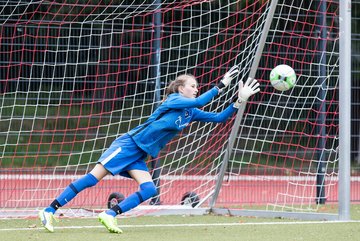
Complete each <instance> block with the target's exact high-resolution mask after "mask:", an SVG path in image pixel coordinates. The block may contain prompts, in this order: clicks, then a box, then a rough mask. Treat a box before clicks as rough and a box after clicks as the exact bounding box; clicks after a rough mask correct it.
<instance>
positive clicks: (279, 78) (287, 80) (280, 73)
mask: <svg viewBox="0 0 360 241" xmlns="http://www.w3.org/2000/svg"><path fill="white" fill-rule="evenodd" d="M270 83H271V85H272V86H273V87H274V88H275V89H277V90H280V91H286V90H289V89H291V88H292V87H294V85H295V83H296V74H295V71H294V69H293V68H291V67H290V66H289V65H286V64H281V65H278V66H276V67H275V68H273V69H272V70H271V72H270Z"/></svg>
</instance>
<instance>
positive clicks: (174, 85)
mask: <svg viewBox="0 0 360 241" xmlns="http://www.w3.org/2000/svg"><path fill="white" fill-rule="evenodd" d="M189 78H193V79H195V76H194V75H192V74H182V75H179V76H178V77H176V79H175V80H173V81H171V82H170V84H169V85H168V87H167V88H166V91H165V96H164V100H165V99H166V98H167V97H168V95H170V94H173V93H179V87H180V86H184V85H185V82H186V81H187V80H188V79H189ZM195 80H196V79H195Z"/></svg>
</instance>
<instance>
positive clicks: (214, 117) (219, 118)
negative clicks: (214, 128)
mask: <svg viewBox="0 0 360 241" xmlns="http://www.w3.org/2000/svg"><path fill="white" fill-rule="evenodd" d="M236 111H237V108H235V107H234V105H233V104H231V105H229V106H228V107H227V108H226V109H225V110H223V111H222V112H219V113H214V112H207V111H203V110H199V109H197V108H194V109H193V118H192V121H202V122H216V123H220V122H226V120H227V119H229V118H230V117H231V116H232V115H233V113H234V112H236Z"/></svg>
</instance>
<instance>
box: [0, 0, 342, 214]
mask: <svg viewBox="0 0 360 241" xmlns="http://www.w3.org/2000/svg"><path fill="white" fill-rule="evenodd" d="M322 4H323V5H322ZM324 4H325V8H324ZM322 6H323V7H322ZM268 11H269V3H268V2H267V1H205V0H203V1H162V2H161V5H159V2H157V1H115V0H114V1H90V0H88V1H86V0H84V1H65V2H62V1H29V2H27V3H24V2H23V1H7V2H4V4H3V6H2V8H1V9H0V12H1V14H0V79H1V82H0V115H1V119H0V132H1V135H0V153H1V159H0V167H1V170H0V172H1V182H0V186H1V189H2V192H1V193H0V206H1V207H2V210H3V211H4V210H9V209H10V210H22V209H24V208H29V209H38V208H42V207H45V206H47V205H49V203H50V202H51V201H52V200H53V199H54V197H56V196H57V195H58V194H59V193H60V192H61V191H62V190H63V188H64V187H66V186H67V185H68V184H69V183H70V182H71V181H72V180H75V179H76V178H78V177H80V176H81V175H83V174H84V173H86V172H88V171H90V170H91V169H92V167H93V166H94V164H95V163H96V161H97V159H98V158H99V156H100V155H101V153H103V152H104V151H105V150H106V148H107V147H108V146H109V145H110V143H111V142H112V141H113V140H114V139H115V138H116V137H117V136H119V135H121V134H123V133H126V132H127V131H129V130H130V129H131V128H133V127H135V126H137V125H139V124H141V123H142V122H144V121H145V120H146V118H147V117H148V116H149V115H150V114H151V113H152V112H153V111H154V110H155V109H156V107H157V106H158V105H159V104H161V97H160V96H161V95H163V93H164V89H165V87H166V86H167V84H168V83H169V82H170V81H171V80H173V79H174V78H175V77H176V76H177V75H179V74H182V73H190V74H193V75H195V76H196V78H197V80H198V82H199V90H200V92H201V93H203V92H205V91H206V90H208V89H210V88H212V87H213V86H214V85H215V84H216V83H218V82H219V81H220V79H221V77H222V76H223V74H225V72H226V71H227V70H228V69H229V68H231V67H232V66H233V65H234V64H238V65H239V66H240V77H239V78H238V79H237V81H240V80H246V78H247V76H248V74H249V71H250V68H251V64H252V60H253V59H254V56H255V52H256V49H257V46H258V43H259V39H260V37H261V32H262V29H263V26H264V23H265V18H266V16H267V13H268ZM338 12H339V10H338V1H326V2H325V1H310V2H309V1H307V2H306V3H305V2H304V1H291V4H289V2H288V1H279V3H278V5H277V8H276V11H275V16H274V17H273V21H272V24H271V28H270V31H269V35H268V37H267V39H266V44H265V48H264V51H263V53H262V58H261V61H260V65H259V68H258V70H257V74H256V78H257V79H258V80H259V82H260V83H261V90H262V91H261V93H260V94H257V95H256V96H255V97H254V98H251V99H250V100H249V102H248V104H247V107H246V110H245V114H244V117H243V121H242V125H241V127H240V130H239V133H238V137H237V139H236V142H235V148H234V150H233V152H232V155H231V157H230V162H229V165H228V167H227V168H226V176H225V180H224V183H223V187H222V189H221V192H220V195H219V198H218V200H217V204H218V205H222V206H223V205H225V206H230V205H242V204H259V205H263V204H266V205H267V206H268V208H269V209H281V210H284V209H295V210H314V209H315V210H316V209H318V206H315V207H314V205H313V204H314V200H315V199H316V198H317V197H318V195H317V192H319V190H318V189H319V187H320V188H321V189H320V191H321V192H323V191H324V190H326V192H324V196H322V199H326V200H329V201H337V186H336V183H337V182H336V180H337V168H336V167H337V147H338V89H337V86H338V58H339V55H338V32H339V30H338ZM278 64H288V65H290V66H292V67H293V68H294V69H295V72H296V74H297V79H298V81H297V83H296V86H295V87H294V88H293V89H291V90H289V91H287V92H279V91H276V90H275V89H274V88H273V87H272V86H271V85H270V82H269V81H268V79H269V72H270V70H271V69H272V68H273V67H275V66H276V65H278ZM236 92H237V84H234V85H231V86H230V87H229V88H228V89H227V91H226V92H225V93H223V94H222V95H221V96H220V97H219V98H218V99H217V100H216V101H214V102H212V103H210V104H208V105H207V106H205V107H204V110H207V111H217V112H219V111H221V110H223V109H225V108H226V107H227V106H228V105H229V104H230V103H231V101H232V98H233V96H234V95H235V94H236ZM232 125H233V119H231V120H229V121H228V122H227V123H226V124H211V123H193V124H192V125H191V126H189V127H188V128H187V129H186V130H184V131H183V132H182V133H179V135H178V136H177V137H176V138H175V139H174V140H172V141H171V142H170V143H169V144H168V145H167V146H166V147H165V148H164V149H163V150H162V152H161V153H160V155H159V157H158V158H157V159H148V160H147V163H148V166H149V169H150V171H151V173H152V174H153V175H154V176H155V179H154V180H155V181H156V182H157V184H158V185H159V189H160V196H159V197H158V200H157V201H159V202H161V204H163V205H176V204H180V203H181V200H182V198H183V197H184V195H185V194H186V193H188V192H195V193H196V194H197V195H198V197H199V198H200V200H201V202H202V203H200V204H201V205H205V206H206V205H207V200H208V199H209V198H210V197H211V195H212V194H213V192H214V187H215V183H216V180H217V179H216V176H217V174H218V173H219V170H220V166H221V163H222V160H223V154H224V150H225V148H226V146H227V143H228V137H229V133H230V131H231V128H232ZM319 174H320V175H319ZM319 176H320V177H323V178H322V179H321V178H320V179H319ZM319 180H320V182H321V183H319ZM136 189H137V186H136V184H135V182H134V181H132V180H128V179H123V178H120V177H108V178H105V180H103V181H102V182H100V183H99V184H98V185H97V186H96V187H93V188H91V189H87V190H85V191H84V192H82V193H80V194H79V195H78V197H77V198H76V199H74V200H73V201H72V202H71V203H70V204H69V205H68V207H70V208H85V209H98V208H104V207H105V206H106V203H107V198H108V195H109V194H110V193H111V192H114V191H118V192H121V193H123V194H125V195H128V194H130V193H132V192H134V191H135V190H136Z"/></svg>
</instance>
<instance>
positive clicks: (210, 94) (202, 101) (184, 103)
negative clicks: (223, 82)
mask: <svg viewBox="0 0 360 241" xmlns="http://www.w3.org/2000/svg"><path fill="white" fill-rule="evenodd" d="M217 94H219V89H218V88H216V87H214V88H212V89H210V90H208V91H206V92H205V93H204V94H202V95H200V96H199V97H197V98H187V97H183V96H182V95H180V94H178V93H175V94H171V95H170V96H169V97H168V100H167V101H166V102H167V107H168V108H170V109H184V108H198V107H203V106H204V105H206V104H207V103H209V102H210V101H211V100H212V99H213V98H214V97H215V96H216V95H217Z"/></svg>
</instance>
